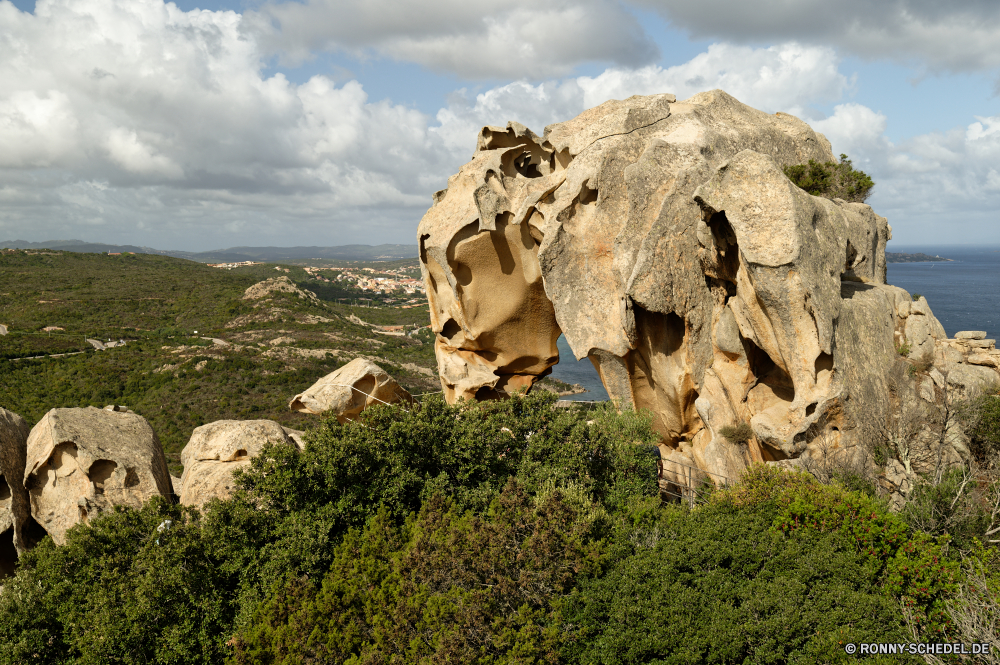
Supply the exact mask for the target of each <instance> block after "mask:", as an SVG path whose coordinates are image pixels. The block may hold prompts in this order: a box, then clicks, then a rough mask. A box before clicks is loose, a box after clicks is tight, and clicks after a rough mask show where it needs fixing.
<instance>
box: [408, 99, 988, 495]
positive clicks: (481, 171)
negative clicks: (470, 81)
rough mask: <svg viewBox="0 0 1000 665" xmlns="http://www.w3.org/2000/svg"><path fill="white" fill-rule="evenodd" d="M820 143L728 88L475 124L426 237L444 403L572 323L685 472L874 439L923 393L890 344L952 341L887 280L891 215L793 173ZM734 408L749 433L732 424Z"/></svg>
mask: <svg viewBox="0 0 1000 665" xmlns="http://www.w3.org/2000/svg"><path fill="white" fill-rule="evenodd" d="M810 159H816V160H819V161H822V162H826V161H832V160H834V156H833V154H832V152H831V149H830V144H829V142H828V141H827V140H826V139H825V138H824V137H823V136H822V135H821V134H817V133H815V132H814V131H813V130H812V129H811V128H810V127H809V126H808V125H807V124H805V123H804V122H802V121H801V120H798V119H797V118H794V117H792V116H789V115H786V114H783V113H778V114H775V115H769V114H766V113H763V112H761V111H757V110H755V109H752V108H750V107H748V106H745V105H743V104H741V103H740V102H738V101H736V100H735V99H733V98H732V97H730V96H729V95H727V94H726V93H724V92H721V91H712V92H707V93H702V94H698V95H695V96H694V97H692V98H690V99H688V100H686V101H683V102H676V101H675V99H674V97H673V96H672V95H654V96H650V97H632V98H630V99H627V100H625V101H609V102H606V103H605V104H602V105H600V106H598V107H596V108H593V109H590V110H589V111H586V112H584V113H583V114H581V115H580V116H578V117H576V118H574V119H573V120H570V121H568V122H563V123H559V124H556V125H550V126H549V127H546V128H545V132H544V135H543V136H541V137H539V136H537V135H535V134H534V133H532V132H531V131H530V130H529V129H527V128H526V127H524V126H522V125H519V124H517V123H513V122H512V123H509V124H508V125H507V127H505V128H504V127H485V128H483V130H482V132H481V134H480V136H479V142H478V146H477V149H476V152H475V154H474V155H473V157H472V160H471V161H470V162H469V163H468V164H466V165H465V166H463V167H462V168H461V169H460V171H459V172H458V173H457V174H456V175H454V176H452V177H451V178H450V179H449V181H448V189H446V190H443V191H441V192H438V193H437V194H435V197H434V205H433V206H432V207H431V209H430V210H429V211H428V212H427V214H426V215H425V216H424V218H423V220H422V221H421V223H420V227H419V231H418V239H419V245H420V247H419V249H420V261H421V266H422V269H423V277H424V281H425V283H426V286H427V293H428V298H429V300H430V305H431V308H430V309H431V323H432V327H433V329H434V331H435V332H436V333H437V341H436V347H435V349H436V353H437V359H438V368H439V373H440V376H441V383H442V387H443V389H444V392H445V395H446V397H447V398H448V399H449V401H455V400H457V399H461V398H467V399H471V398H478V399H483V398H490V397H496V396H499V395H502V394H504V393H509V392H512V391H513V390H515V389H519V388H524V387H530V386H531V385H532V384H533V383H534V382H535V381H537V380H538V379H539V378H540V377H542V376H545V375H546V374H547V373H548V372H549V371H550V368H551V366H552V365H553V364H554V363H556V362H557V361H558V352H557V350H556V339H557V338H558V336H559V334H560V332H562V333H563V334H564V335H565V336H566V340H567V341H568V342H569V346H570V348H571V349H572V350H573V353H574V354H575V355H576V357H577V358H578V359H582V358H584V357H587V358H589V359H590V360H591V362H593V364H594V366H595V367H596V368H597V370H598V372H599V373H600V376H601V379H602V381H603V383H604V385H605V387H606V388H607V390H608V394H609V395H610V396H611V398H612V399H613V400H614V401H615V402H616V403H617V404H618V405H619V406H621V407H629V406H634V407H637V408H646V409H649V410H651V411H652V413H653V415H654V422H655V426H656V428H657V430H658V431H659V432H660V434H661V435H662V437H663V441H664V448H666V449H667V450H664V451H663V455H662V457H663V459H664V460H665V462H664V463H665V465H667V466H670V467H671V468H672V469H675V471H671V472H670V473H674V474H675V475H677V474H678V473H680V471H681V470H683V469H684V468H685V467H686V466H693V467H698V468H699V469H701V470H703V471H705V472H707V473H708V474H709V476H710V477H713V478H715V479H716V480H724V479H726V478H734V477H736V476H737V475H738V474H739V472H740V471H741V470H742V469H743V468H744V466H745V465H746V464H748V463H750V462H752V461H779V460H784V459H788V458H795V457H798V456H801V455H803V454H804V453H805V452H806V451H807V450H813V451H815V450H816V449H817V448H820V447H822V448H824V449H828V448H830V447H833V448H838V449H840V450H849V449H851V448H852V447H854V446H856V445H858V444H859V443H863V442H864V441H865V440H866V439H868V438H870V437H872V436H878V435H879V433H878V432H875V431H873V430H872V428H873V427H874V428H876V429H878V428H882V427H884V424H885V423H886V422H887V418H888V417H889V415H890V413H892V412H894V409H895V410H896V411H898V404H895V403H894V402H893V400H894V399H895V400H897V401H898V400H899V399H902V398H903V397H905V396H906V395H908V394H910V393H913V394H916V393H915V390H916V388H915V387H914V386H915V384H914V379H913V378H912V375H911V374H909V373H907V371H906V365H907V363H906V361H905V360H903V359H902V358H901V357H900V354H899V352H898V351H897V349H899V348H902V349H903V350H904V351H906V350H907V349H908V353H909V355H910V357H911V359H912V362H915V363H920V362H930V361H932V360H933V358H934V356H935V353H936V348H937V346H938V340H941V339H943V338H944V337H945V335H944V331H943V329H942V328H941V325H940V323H938V322H937V320H936V319H935V318H934V316H933V314H932V313H931V311H930V309H929V308H928V307H927V304H926V302H925V301H918V302H913V301H912V299H911V298H910V297H909V295H908V294H906V292H905V291H903V290H902V289H897V288H895V287H892V286H888V285H886V284H885V275H886V266H885V244H886V241H887V240H888V239H889V238H890V234H891V229H890V228H889V226H888V224H887V222H886V220H885V219H884V218H882V217H880V216H878V215H876V214H875V213H874V212H873V211H872V209H871V208H870V207H869V206H867V205H864V204H859V203H847V202H845V201H842V200H833V201H831V200H827V199H823V198H818V197H815V196H811V195H809V194H807V193H806V192H805V191H803V190H801V189H799V188H798V187H796V186H795V185H794V184H793V183H792V182H791V181H789V180H788V178H787V177H785V175H784V173H783V170H782V167H784V166H788V165H793V164H801V163H804V162H807V161H809V160H810ZM980 366H982V365H980ZM925 369H926V368H925ZM904 384H905V385H904ZM900 395H902V396H903V397H900ZM740 422H747V423H749V424H750V426H751V427H752V429H753V433H754V436H753V437H752V438H751V441H750V442H749V444H746V445H742V444H737V443H731V442H730V441H729V440H728V439H727V438H726V437H725V436H724V435H723V433H722V431H723V429H724V428H726V427H727V426H731V425H734V424H738V423H740ZM681 475H683V474H681ZM678 477H679V476H678ZM671 482H674V481H671Z"/></svg>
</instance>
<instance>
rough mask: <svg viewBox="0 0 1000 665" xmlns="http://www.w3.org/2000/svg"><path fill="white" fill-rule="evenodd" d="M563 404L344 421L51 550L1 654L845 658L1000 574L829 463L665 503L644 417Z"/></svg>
mask: <svg viewBox="0 0 1000 665" xmlns="http://www.w3.org/2000/svg"><path fill="white" fill-rule="evenodd" d="M554 399H555V397H554V396H553V395H551V394H545V393H541V394H538V395H530V396H527V397H520V396H515V397H513V398H512V399H510V400H506V401H497V402H481V403H471V404H470V403H465V404H461V405H457V406H448V405H446V404H445V403H444V402H443V401H442V400H440V398H434V397H431V398H426V399H425V400H424V401H423V403H422V404H421V405H416V406H411V407H409V408H408V409H404V408H402V407H399V406H396V407H383V406H379V407H375V408H373V409H369V410H368V411H365V412H364V414H362V416H361V418H360V419H359V421H358V422H354V423H348V424H346V425H339V424H337V423H336V421H334V420H328V421H325V422H323V423H322V424H321V425H320V426H318V427H316V428H313V429H312V430H310V431H309V432H308V433H307V436H306V439H307V447H306V449H305V451H304V452H302V453H297V452H295V451H294V450H292V449H290V448H286V447H269V448H267V449H265V450H264V452H263V453H262V454H261V455H260V456H259V457H257V458H255V459H254V460H253V461H252V464H251V465H250V467H248V468H247V470H246V471H244V472H240V473H238V474H237V485H238V490H237V492H236V494H235V495H234V496H233V497H232V498H230V499H227V500H225V501H218V500H215V501H213V502H211V503H210V504H208V506H207V507H206V510H205V512H204V513H203V514H199V513H198V512H197V511H194V510H191V509H188V508H182V507H178V506H172V505H169V504H168V503H167V502H165V501H163V500H161V499H155V500H152V501H150V502H149V503H148V504H147V505H146V506H145V507H144V508H143V509H142V510H132V509H118V510H117V511H116V512H114V513H113V514H109V515H104V516H101V517H98V518H96V519H94V520H92V521H91V523H90V524H89V525H80V526H77V527H75V528H73V529H72V530H71V531H70V532H69V534H68V539H67V540H68V542H67V544H66V545H65V546H63V547H56V546H54V545H53V544H52V542H51V541H50V540H45V541H43V543H42V544H41V545H39V546H38V547H37V548H36V549H35V550H33V551H32V552H30V553H29V554H28V555H27V556H26V557H25V558H23V559H22V561H21V563H20V565H19V569H18V571H17V574H16V576H15V577H14V578H12V579H10V580H7V581H6V582H5V584H4V587H3V590H2V591H0V663H26V662H37V663H222V662H228V663H234V664H235V663H239V664H242V663H283V664H291V663H342V662H345V663H428V664H430V663H435V664H436V663H456V664H457V663H463V664H465V663H482V664H486V663H490V664H500V663H511V664H513V663H674V662H676V663H729V662H747V663H777V662H845V663H846V662H853V661H854V657H852V656H847V655H846V654H845V653H844V651H843V645H844V644H845V643H847V642H855V643H857V642H862V641H868V642H871V641H911V640H915V641H937V640H943V639H949V638H950V637H951V636H952V635H953V634H954V633H953V631H954V630H955V621H954V619H953V614H954V612H952V611H951V609H953V607H957V605H954V603H955V602H957V601H956V599H959V598H965V597H966V596H964V595H960V593H961V594H969V593H972V592H971V591H969V589H970V588H971V587H970V586H969V580H970V579H972V577H970V576H975V575H978V576H980V577H982V576H984V575H985V576H987V577H988V579H993V580H994V582H995V579H994V578H995V577H996V574H995V569H994V568H992V567H991V566H992V565H993V563H994V562H996V560H997V554H996V551H995V550H994V549H991V548H985V547H983V546H982V545H976V547H977V548H978V549H970V550H969V551H967V552H965V556H966V558H965V562H964V563H963V564H961V565H960V563H959V559H958V556H957V555H956V553H955V552H954V551H953V550H952V549H951V548H950V546H949V538H948V536H934V535H929V534H927V533H924V532H921V531H919V530H916V529H914V528H912V526H911V525H910V524H909V523H908V522H907V521H906V519H905V518H904V516H900V515H896V514H893V513H890V512H889V511H888V509H887V507H886V505H885V504H884V503H883V502H881V501H880V500H878V499H876V498H873V497H872V496H870V495H867V494H863V493H858V492H852V491H849V490H847V489H845V488H843V487H841V486H839V485H823V484H820V483H819V482H818V481H816V480H815V479H813V478H812V477H810V476H809V475H807V474H800V473H789V472H785V471H781V470H778V469H774V468H769V467H754V468H753V469H751V470H750V471H749V472H748V473H747V474H746V475H745V476H744V478H743V479H742V480H741V481H740V482H739V483H737V484H736V485H734V486H732V487H730V488H727V489H721V490H717V491H715V492H713V493H711V495H710V498H709V499H708V501H707V502H706V503H704V504H703V505H696V506H694V507H689V506H687V505H681V504H670V503H668V504H664V503H662V502H661V500H660V498H659V497H658V495H657V481H656V471H655V469H656V463H655V460H656V452H655V451H656V449H655V447H654V446H653V445H652V444H653V443H654V442H656V441H657V440H658V437H657V436H656V434H655V432H654V431H653V430H652V427H651V424H650V420H649V419H648V418H646V417H644V416H643V415H641V414H635V413H631V412H625V413H621V414H619V413H616V412H615V411H614V410H613V409H611V408H607V407H605V408H599V409H596V410H592V411H589V412H586V413H583V412H576V411H572V410H566V409H553V408H552V404H553V401H554ZM168 520H169V522H170V523H169V524H167V521H168ZM975 579H976V580H978V579H979V577H975ZM995 587H996V585H995V584H994V586H992V587H991V586H988V585H987V586H986V587H983V586H982V585H980V586H978V587H976V589H977V592H976V593H978V595H976V596H975V597H976V599H978V600H977V602H980V603H990V602H994V603H995V601H996V593H995V591H993V590H992V589H995ZM960 589H961V592H959V590H960ZM962 602H964V601H962ZM949 603H952V605H949ZM960 605H961V607H963V608H971V607H972V606H971V605H968V604H961V603H960ZM977 607H978V606H977ZM901 608H905V612H904V611H903V610H902V609H901ZM970 611H971V610H970ZM955 616H959V615H957V614H955ZM910 631H916V632H915V637H914V633H911V632H910ZM873 662H877V661H873ZM885 662H894V663H895V662H918V661H916V660H909V661H908V660H906V659H905V658H895V659H894V660H892V661H885Z"/></svg>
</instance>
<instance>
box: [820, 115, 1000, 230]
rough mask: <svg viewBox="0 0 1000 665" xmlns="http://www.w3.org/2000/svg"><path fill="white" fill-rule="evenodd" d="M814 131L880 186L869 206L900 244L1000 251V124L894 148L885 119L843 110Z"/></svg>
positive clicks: (983, 123) (984, 120)
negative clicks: (996, 246) (997, 246)
mask: <svg viewBox="0 0 1000 665" xmlns="http://www.w3.org/2000/svg"><path fill="white" fill-rule="evenodd" d="M812 126H813V127H814V128H815V129H817V130H818V131H821V132H823V133H824V134H826V136H827V138H829V139H830V141H831V143H832V144H833V150H834V152H835V153H840V152H846V153H847V154H848V155H849V156H850V157H851V158H852V160H853V162H854V165H855V167H856V168H860V169H862V170H864V171H866V172H867V173H868V174H869V175H871V176H872V177H873V178H874V180H875V183H876V184H875V189H874V190H873V194H872V197H871V199H869V201H868V203H870V204H871V205H872V207H873V208H874V209H875V211H876V212H878V213H879V214H881V215H884V216H886V217H888V218H889V223H890V224H892V226H893V237H894V240H896V241H897V242H899V243H901V244H932V243H971V242H981V243H987V244H989V243H998V242H1000V225H998V224H997V221H998V220H997V214H996V211H997V210H1000V174H998V172H997V169H996V164H997V163H1000V116H994V117H979V118H977V121H976V122H973V123H970V124H969V125H968V126H966V127H956V128H954V129H952V130H950V131H947V132H931V133H928V134H921V135H918V136H914V137H911V138H908V139H906V140H903V141H899V142H897V143H893V142H891V141H889V140H888V138H886V136H885V134H884V132H885V129H886V118H885V116H883V115H882V114H881V113H876V112H874V111H872V110H871V109H869V108H867V107H865V106H861V105H859V104H842V105H838V106H837V107H836V108H835V112H834V114H833V115H832V116H830V117H829V118H827V119H824V120H821V121H816V122H813V123H812Z"/></svg>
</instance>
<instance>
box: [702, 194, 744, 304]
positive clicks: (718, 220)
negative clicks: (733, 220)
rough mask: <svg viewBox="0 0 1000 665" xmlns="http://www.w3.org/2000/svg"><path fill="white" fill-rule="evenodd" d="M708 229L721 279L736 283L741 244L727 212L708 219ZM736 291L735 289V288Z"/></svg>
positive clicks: (723, 211) (713, 215) (720, 212)
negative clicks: (714, 247)
mask: <svg viewBox="0 0 1000 665" xmlns="http://www.w3.org/2000/svg"><path fill="white" fill-rule="evenodd" d="M707 223H708V228H709V230H710V231H711V232H712V237H713V238H714V240H715V246H716V247H717V248H718V253H717V255H716V258H715V262H716V264H717V266H718V267H717V270H718V271H719V277H720V278H721V279H723V280H725V281H727V282H734V283H735V281H736V273H737V272H738V271H739V267H740V253H739V244H738V243H737V242H736V232H735V231H733V226H732V224H730V223H729V219H728V218H727V217H726V211H725V210H721V211H719V212H716V213H713V214H712V216H711V217H709V219H708V222H707ZM734 291H735V288H734Z"/></svg>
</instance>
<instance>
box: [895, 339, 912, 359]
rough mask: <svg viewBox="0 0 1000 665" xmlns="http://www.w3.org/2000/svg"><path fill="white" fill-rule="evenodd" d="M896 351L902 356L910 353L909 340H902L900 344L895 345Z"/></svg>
mask: <svg viewBox="0 0 1000 665" xmlns="http://www.w3.org/2000/svg"><path fill="white" fill-rule="evenodd" d="M896 353H898V354H899V355H901V356H903V357H904V358H905V357H906V356H908V355H910V343H909V342H903V343H902V344H900V345H899V346H897V347H896Z"/></svg>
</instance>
